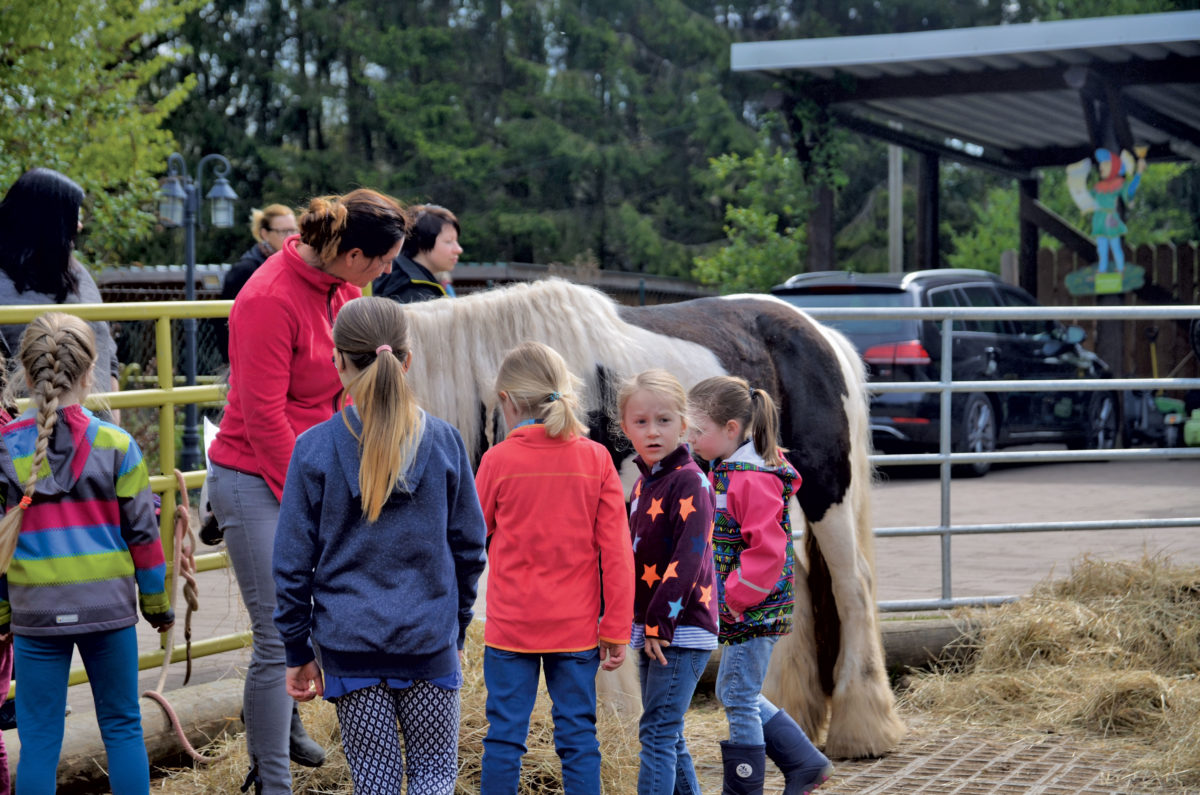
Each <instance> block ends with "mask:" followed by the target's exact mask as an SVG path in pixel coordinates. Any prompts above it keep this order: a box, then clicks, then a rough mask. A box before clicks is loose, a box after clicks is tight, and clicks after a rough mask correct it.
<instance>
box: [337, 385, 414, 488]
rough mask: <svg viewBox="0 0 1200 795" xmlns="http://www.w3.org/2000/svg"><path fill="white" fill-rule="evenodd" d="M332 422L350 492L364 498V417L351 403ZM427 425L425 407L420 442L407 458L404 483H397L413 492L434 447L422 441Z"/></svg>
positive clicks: (342, 468) (338, 458)
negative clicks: (361, 475)
mask: <svg viewBox="0 0 1200 795" xmlns="http://www.w3.org/2000/svg"><path fill="white" fill-rule="evenodd" d="M330 422H332V423H333V438H334V445H333V451H334V455H335V456H336V457H337V460H338V464H339V465H340V466H341V470H342V477H344V478H345V479H346V485H347V486H348V487H349V488H350V493H351V494H352V495H353V496H354V497H355V498H356V499H358V498H361V497H362V491H361V490H360V489H359V486H358V472H359V468H360V463H361V458H360V455H359V445H358V440H359V439H360V438H361V437H362V418H361V417H359V416H358V410H357V409H355V408H354V406H347V407H346V408H344V409H342V411H340V412H339V413H337V414H335V415H334V416H333V418H332V419H331V420H330ZM425 425H426V423H425V411H424V409H421V410H420V421H419V423H418V425H417V443H416V445H414V447H413V451H412V454H411V457H410V458H409V460H408V461H407V462H405V467H404V478H403V480H404V485H403V486H397V488H398V489H401V490H402V491H405V492H407V493H409V494H412V493H413V492H415V491H416V490H417V489H418V488H419V487H420V485H421V476H422V475H423V474H424V473H425V468H426V465H427V464H428V463H429V456H430V453H431V450H432V447H433V446H432V445H426V444H421V437H422V436H423V435H424V434H425Z"/></svg>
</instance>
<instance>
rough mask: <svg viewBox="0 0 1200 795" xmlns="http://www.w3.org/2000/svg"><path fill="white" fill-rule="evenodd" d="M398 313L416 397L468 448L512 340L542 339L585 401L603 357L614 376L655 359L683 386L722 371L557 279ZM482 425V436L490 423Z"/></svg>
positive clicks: (703, 351) (601, 297)
mask: <svg viewBox="0 0 1200 795" xmlns="http://www.w3.org/2000/svg"><path fill="white" fill-rule="evenodd" d="M405 313H406V315H407V316H408V322H409V330H410V334H411V336H412V345H413V366H412V369H411V370H410V373H409V375H410V378H411V383H412V384H413V388H414V389H415V390H416V393H417V398H418V400H419V401H420V403H421V405H422V407H424V408H425V409H426V410H427V411H429V412H430V413H431V414H434V415H435V416H438V417H441V418H442V419H444V420H446V421H447V422H450V423H451V424H453V425H454V426H455V427H457V428H458V430H459V432H460V433H461V434H462V436H463V441H465V442H466V445H467V451H468V453H469V454H470V455H471V456H472V457H474V456H475V455H476V454H477V453H478V452H479V451H478V449H477V448H478V444H479V438H480V434H479V431H480V422H481V420H482V419H483V417H484V416H486V417H491V416H492V412H493V410H494V408H495V406H496V396H495V394H494V387H495V381H496V372H497V371H498V370H499V369H500V362H501V361H502V360H503V359H504V356H505V354H507V353H508V351H510V350H511V349H512V348H514V347H516V346H517V345H519V344H520V343H522V342H526V341H530V340H532V341H536V342H542V343H545V344H546V345H549V346H550V347H552V348H554V349H555V350H556V351H558V352H559V353H560V354H561V355H562V357H563V358H564V359H566V361H567V365H568V367H570V368H571V371H572V372H573V373H575V374H576V375H577V376H579V377H580V378H581V379H583V381H584V384H585V388H584V394H583V396H582V397H583V403H584V406H585V407H586V409H587V410H588V411H594V410H596V409H600V408H602V407H601V406H600V405H599V389H598V386H599V383H598V378H597V372H596V366H597V365H604V367H605V368H606V369H607V370H608V371H609V372H610V373H611V374H612V377H613V378H614V379H615V380H616V381H618V382H619V381H620V380H623V379H625V378H628V377H629V376H631V375H634V374H635V373H638V372H641V371H642V370H646V369H649V368H651V367H663V368H665V369H667V370H669V371H670V372H672V373H674V374H675V375H676V376H677V377H679V379H680V380H681V381H682V382H683V385H684V388H690V387H691V386H692V385H693V384H695V383H696V382H697V381H700V380H701V379H704V378H707V377H709V376H712V375H721V374H724V373H725V370H724V368H722V367H721V364H720V362H719V361H718V360H717V357H716V355H715V354H713V352H712V351H710V350H709V349H708V348H705V347H703V346H701V345H697V344H695V343H691V342H687V341H684V340H680V339H675V338H673V337H666V336H663V335H661V334H655V333H653V332H650V331H646V330H645V329H641V328H638V327H636V326H631V325H629V324H628V323H626V322H624V321H623V320H621V319H620V318H619V317H618V316H617V307H616V304H615V303H614V302H613V301H612V299H611V298H609V297H608V296H606V295H605V294H604V293H601V292H599V291H597V290H593V289H591V288H589V287H582V286H580V285H577V284H572V283H570V282H567V281H563V280H561V279H545V280H540V281H535V282H526V283H520V284H514V285H511V286H507V287H501V288H497V289H494V290H487V291H484V292H480V293H474V294H472V295H468V296H465V297H463V298H456V299H454V300H451V301H424V302H421V303H416V304H407V305H406V306H405ZM481 406H482V407H483V411H482V412H481V411H480V407H481ZM603 408H605V409H607V407H603ZM489 426H490V423H489ZM483 430H484V433H485V438H486V439H487V441H488V442H489V444H490V443H491V442H493V441H494V440H493V439H492V433H491V428H490V427H485V428H484V429H483Z"/></svg>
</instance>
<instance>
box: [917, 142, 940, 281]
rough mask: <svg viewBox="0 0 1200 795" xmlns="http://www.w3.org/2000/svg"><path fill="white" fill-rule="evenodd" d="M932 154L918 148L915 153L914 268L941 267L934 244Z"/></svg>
mask: <svg viewBox="0 0 1200 795" xmlns="http://www.w3.org/2000/svg"><path fill="white" fill-rule="evenodd" d="M939 165H940V162H939V160H938V156H937V155H936V154H932V153H929V152H922V153H920V154H919V155H918V156H917V241H916V242H917V255H916V261H915V262H913V264H912V267H913V269H914V270H919V269H922V268H939V267H941V252H940V250H939V246H938V221H939V220H940V219H939V215H940V212H941V203H940V201H939V199H940V196H939V191H938V188H939V187H940V185H939V182H940V181H939V179H938V166H939Z"/></svg>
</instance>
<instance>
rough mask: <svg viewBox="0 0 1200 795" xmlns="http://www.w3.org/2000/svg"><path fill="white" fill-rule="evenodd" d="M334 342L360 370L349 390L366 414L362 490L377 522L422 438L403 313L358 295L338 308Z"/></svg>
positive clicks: (387, 303) (390, 302)
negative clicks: (408, 373)
mask: <svg viewBox="0 0 1200 795" xmlns="http://www.w3.org/2000/svg"><path fill="white" fill-rule="evenodd" d="M333 344H334V346H335V347H336V348H337V349H338V351H340V352H341V354H342V355H343V356H344V357H346V359H347V360H348V361H349V362H350V363H351V364H352V365H354V367H355V369H357V370H358V373H357V374H355V376H354V378H353V380H351V381H350V383H349V384H347V385H346V390H347V391H348V392H349V393H350V396H351V397H353V398H354V405H355V408H357V409H358V414H359V417H361V418H362V436H361V437H358V449H359V453H360V461H359V467H358V488H359V491H361V492H362V508H363V516H365V517H366V519H367V521H368V522H374V521H375V520H376V519H378V518H379V513H380V511H382V510H383V506H384V503H386V502H387V501H388V498H389V497H390V496H391V494H392V492H393V491H395V489H396V486H397V485H400V486H404V485H406V484H405V481H404V467H405V465H406V464H407V463H408V461H409V460H410V459H411V458H412V455H413V451H414V450H415V449H416V446H417V444H418V442H419V441H420V435H419V431H420V423H421V409H420V407H419V406H418V405H417V398H416V395H415V394H414V393H413V390H412V386H411V385H410V384H409V383H408V378H407V377H406V375H405V372H404V368H405V362H406V361H407V360H408V355H409V352H410V349H409V342H408V322H407V320H406V319H405V317H404V311H403V310H402V309H401V308H400V304H398V303H397V302H395V301H393V300H391V299H389V298H355V299H354V300H353V301H350V302H349V303H347V304H346V305H345V306H343V307H342V309H341V311H340V312H338V316H337V321H336V322H334V324H333ZM384 345H388V346H390V347H391V351H388V350H386V349H384V350H380V348H381V346H384ZM343 418H345V414H344V413H343ZM346 422H347V425H349V420H348V419H347V420H346Z"/></svg>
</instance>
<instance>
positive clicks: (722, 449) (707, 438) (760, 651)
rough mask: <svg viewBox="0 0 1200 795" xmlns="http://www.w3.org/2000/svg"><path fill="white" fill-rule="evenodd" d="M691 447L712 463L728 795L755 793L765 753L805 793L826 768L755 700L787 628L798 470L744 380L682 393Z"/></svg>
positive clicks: (796, 731)
mask: <svg viewBox="0 0 1200 795" xmlns="http://www.w3.org/2000/svg"><path fill="white" fill-rule="evenodd" d="M688 403H689V411H688V414H689V416H690V417H691V419H692V422H693V427H692V433H691V443H692V449H693V450H694V451H695V453H696V455H698V456H700V457H701V458H703V459H705V460H706V461H710V462H711V463H712V466H711V469H710V472H709V477H710V478H711V480H712V485H713V491H715V492H716V499H717V513H716V519H715V521H714V523H713V535H712V545H713V554H714V559H715V563H716V569H717V582H718V584H719V586H720V588H719V593H720V615H721V633H720V634H721V643H723V644H726V645H725V648H724V649H723V650H722V652H721V665H720V667H719V668H718V669H717V698H719V699H720V700H721V703H722V704H724V705H725V717H726V718H727V719H728V720H729V741H728V742H722V743H721V758H722V761H723V764H724V768H725V787H724V790H723V792H724V793H725V794H726V795H762V791H763V768H764V766H765V764H766V759H765V757H766V756H769V757H770V758H771V761H773V762H774V763H775V764H776V766H778V767H779V769H780V771H781V772H782V773H783V775H784V780H785V786H784V790H783V791H784V795H807V793H809V792H812V791H813V790H814V789H816V788H817V787H819V786H820V785H821V783H822V782H824V781H825V780H826V779H827V778H829V776H830V774H831V773H832V770H833V768H832V766H831V765H830V764H829V760H828V759H826V758H825V756H824V754H822V753H821V752H820V751H818V750H817V749H816V748H815V747H814V746H813V744H812V743H811V742H810V741H809V739H808V737H807V736H805V734H804V731H803V730H801V728H800V727H799V726H798V725H797V724H796V722H795V721H794V720H792V718H791V716H789V715H788V714H787V713H786V712H784V711H783V710H781V709H779V708H778V707H776V706H775V705H774V704H772V703H771V702H770V701H768V700H767V699H766V698H764V697H763V695H762V693H761V692H759V691H761V690H762V685H763V680H764V679H765V678H766V675H767V664H768V663H769V662H770V660H771V649H772V648H773V647H774V645H775V641H776V640H777V639H778V638H779V636H780V635H786V634H787V633H788V632H789V631H790V630H791V628H792V608H793V603H794V599H793V593H794V592H793V589H792V580H793V567H794V565H795V554H794V553H793V551H792V526H791V524H790V521H789V518H788V509H787V508H788V499H789V498H790V497H791V496H792V492H793V490H794V489H795V488H798V487H799V486H800V475H799V473H797V472H796V470H795V469H793V468H792V465H791V464H789V463H788V461H787V459H786V458H784V456H783V454H784V453H785V452H786V451H785V450H783V449H782V448H780V447H779V442H778V438H779V411H778V409H777V408H776V407H775V401H773V400H772V399H771V396H770V395H768V394H767V393H766V392H764V391H763V390H761V389H751V388H750V385H749V384H748V383H747V382H746V380H745V379H743V378H736V377H733V376H716V377H714V378H706V379H704V380H703V381H701V382H700V383H698V384H696V385H695V386H694V387H692V390H691V392H690V393H688Z"/></svg>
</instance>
